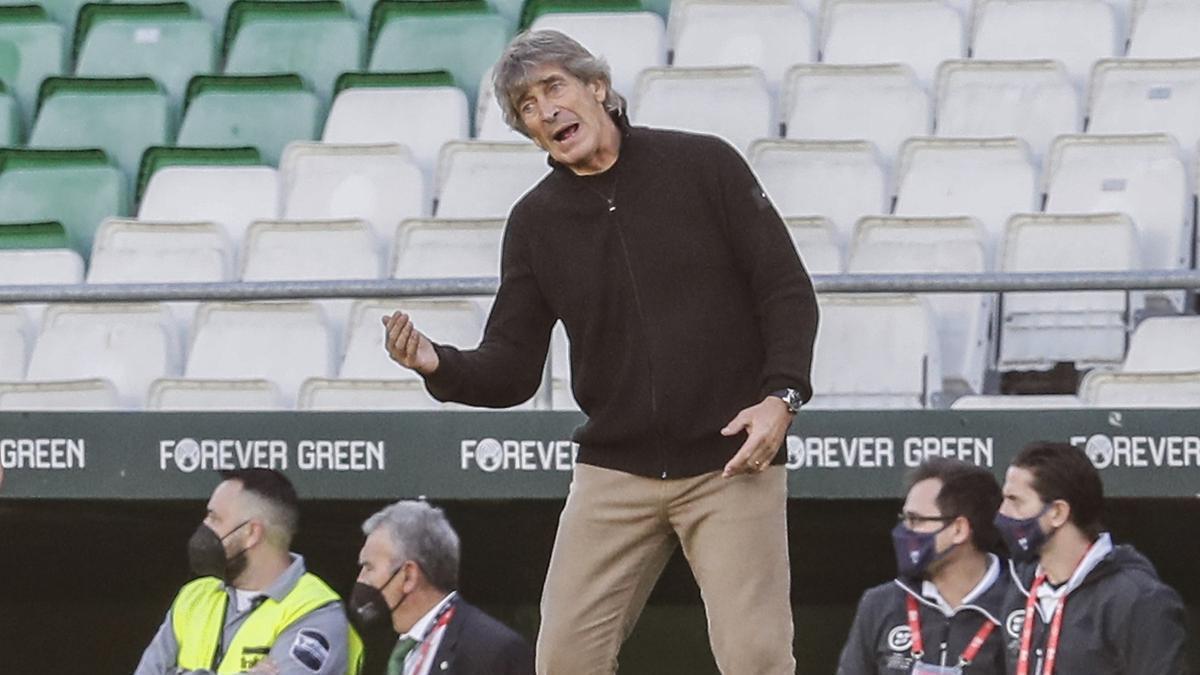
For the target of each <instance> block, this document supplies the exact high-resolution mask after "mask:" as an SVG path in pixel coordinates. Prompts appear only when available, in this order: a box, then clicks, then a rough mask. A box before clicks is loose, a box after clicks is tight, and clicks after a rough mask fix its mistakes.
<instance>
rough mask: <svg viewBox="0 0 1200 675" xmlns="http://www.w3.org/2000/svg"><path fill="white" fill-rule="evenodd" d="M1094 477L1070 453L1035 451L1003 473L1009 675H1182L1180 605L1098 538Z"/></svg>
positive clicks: (1120, 550)
mask: <svg viewBox="0 0 1200 675" xmlns="http://www.w3.org/2000/svg"><path fill="white" fill-rule="evenodd" d="M1103 507H1104V488H1103V485H1102V483H1101V481H1100V474H1099V472H1097V471H1096V468H1095V467H1094V466H1092V463H1091V461H1089V460H1088V458H1087V456H1086V455H1085V454H1084V453H1083V452H1082V451H1081V450H1079V449H1078V448H1075V447H1074V446H1071V445H1068V444H1065V443H1034V444H1031V445H1029V446H1027V447H1026V448H1025V449H1023V450H1022V451H1021V452H1020V453H1019V454H1018V455H1017V458H1016V459H1015V460H1013V463H1012V465H1011V466H1009V468H1008V472H1007V474H1006V475H1005V481H1004V502H1003V505H1002V506H1001V507H1000V513H999V514H998V515H997V516H996V525H997V526H998V527H999V529H1000V533H1001V535H1002V536H1003V538H1004V541H1005V544H1007V546H1008V549H1009V552H1010V553H1011V554H1012V558H1013V560H1012V565H1011V573H1012V577H1013V580H1014V583H1013V584H1012V585H1011V587H1010V589H1009V592H1008V599H1007V600H1006V603H1005V608H1006V614H1005V617H1006V619H1005V632H1006V635H1005V637H1006V640H1007V654H1008V672H1009V673H1010V675H1059V674H1061V675H1076V674H1078V675H1083V674H1084V673H1086V675H1182V674H1183V673H1185V672H1187V668H1186V666H1185V665H1184V647H1183V642H1184V634H1185V631H1184V610H1183V603H1182V601H1181V600H1180V598H1179V595H1178V594H1177V593H1176V592H1175V591H1174V590H1173V589H1171V588H1170V587H1169V586H1167V585H1166V584H1164V583H1163V582H1162V581H1160V580H1159V578H1158V574H1157V573H1156V572H1155V571H1154V566H1153V565H1151V564H1150V561H1149V560H1147V559H1146V558H1145V557H1144V556H1142V554H1140V553H1138V552H1137V551H1136V550H1134V549H1133V547H1131V546H1127V545H1121V546H1114V545H1113V543H1112V539H1111V537H1110V536H1109V534H1108V533H1107V532H1104V531H1103V525H1102V524H1101V512H1102V510H1103Z"/></svg>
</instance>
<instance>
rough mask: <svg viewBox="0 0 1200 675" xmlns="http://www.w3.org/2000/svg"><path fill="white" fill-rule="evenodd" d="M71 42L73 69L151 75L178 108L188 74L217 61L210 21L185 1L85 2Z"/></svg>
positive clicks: (87, 73)
mask: <svg viewBox="0 0 1200 675" xmlns="http://www.w3.org/2000/svg"><path fill="white" fill-rule="evenodd" d="M74 46H75V54H76V62H75V74H76V75H78V76H80V77H138V76H144V77H151V78H154V80H155V81H156V82H158V83H159V84H160V85H162V87H163V88H164V89H165V90H166V91H167V93H168V94H169V95H170V96H171V102H172V104H173V105H174V106H175V107H176V108H177V109H178V108H181V107H182V105H183V94H184V92H185V91H186V90H187V84H188V81H189V80H191V78H192V76H194V75H199V74H204V73H211V72H213V71H214V70H215V69H216V66H217V43H216V34H215V31H214V29H213V27H212V24H210V23H209V22H208V21H205V20H204V18H203V17H201V16H200V14H199V13H198V12H196V10H194V9H192V8H191V7H190V6H189V5H188V4H187V3H186V2H168V3H162V4H111V5H109V4H88V5H84V7H83V9H82V10H80V13H79V24H78V25H77V26H76V27H75V45H74Z"/></svg>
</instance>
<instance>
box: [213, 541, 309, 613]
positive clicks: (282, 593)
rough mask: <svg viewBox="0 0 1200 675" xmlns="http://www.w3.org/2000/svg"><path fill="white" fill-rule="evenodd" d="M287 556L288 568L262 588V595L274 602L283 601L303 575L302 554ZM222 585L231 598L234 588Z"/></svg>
mask: <svg viewBox="0 0 1200 675" xmlns="http://www.w3.org/2000/svg"><path fill="white" fill-rule="evenodd" d="M288 557H290V558H291V559H292V564H290V565H288V568H287V569H286V570H284V571H283V574H280V575H279V576H278V577H276V579H275V581H272V582H271V585H270V586H267V587H266V588H264V589H263V590H262V594H263V595H265V596H267V597H268V598H271V599H272V600H274V601H275V602H283V599H284V598H286V597H287V595H288V593H291V592H292V589H293V588H295V587H296V584H298V583H300V577H302V576H304V572H305V568H304V556H302V555H299V554H296V553H288ZM223 585H224V587H225V591H226V592H227V593H229V597H230V599H232V598H233V596H234V590H235V589H234V588H233V586H230V585H229V584H223Z"/></svg>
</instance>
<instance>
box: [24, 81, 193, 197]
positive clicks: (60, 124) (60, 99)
mask: <svg viewBox="0 0 1200 675" xmlns="http://www.w3.org/2000/svg"><path fill="white" fill-rule="evenodd" d="M170 118H171V114H170V102H169V101H168V99H167V95H166V93H165V92H164V91H163V90H162V88H161V87H159V86H158V84H157V83H156V82H155V81H154V80H152V79H150V78H148V77H131V78H111V79H110V78H74V77H51V78H47V79H46V81H45V82H43V83H42V91H41V94H40V96H39V101H38V115H37V121H36V122H34V125H33V131H32V132H30V134H29V147H31V148H100V149H102V150H104V151H105V152H106V153H107V154H108V156H109V157H112V158H113V159H115V160H116V163H117V166H119V167H121V169H123V170H124V171H125V173H126V174H127V175H128V176H129V177H130V178H132V177H133V176H134V175H136V174H137V169H138V163H139V162H140V161H141V159H142V152H143V151H144V150H145V149H146V148H148V147H150V146H151V145H165V144H167V143H170V142H171V123H170Z"/></svg>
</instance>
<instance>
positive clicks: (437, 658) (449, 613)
mask: <svg viewBox="0 0 1200 675" xmlns="http://www.w3.org/2000/svg"><path fill="white" fill-rule="evenodd" d="M362 530H363V534H365V535H366V536H367V539H366V542H365V543H364V544H363V547H362V551H360V552H359V554H358V564H359V568H360V571H359V574H358V581H357V583H355V584H354V592H353V593H352V594H351V596H350V616H351V618H352V620H354V622H355V623H356V624H358V625H359V627H360V628H362V629H364V630H365V629H366V628H368V627H369V626H370V625H372V624H377V623H382V622H383V621H387V622H388V623H390V624H391V627H392V629H394V630H395V631H396V633H398V634H399V636H400V637H399V639H398V640H397V641H396V646H395V648H394V649H393V650H392V654H391V657H390V658H389V659H388V666H387V675H429V674H430V673H438V674H440V675H533V652H532V650H530V648H529V645H528V644H526V642H525V640H523V639H522V638H521V636H519V635H517V634H516V633H515V632H513V631H512V629H510V628H508V627H507V626H505V625H504V624H502V623H500V622H499V621H497V620H495V619H493V618H492V617H490V616H488V615H487V614H485V613H484V612H483V611H482V610H480V609H477V608H476V607H473V606H472V605H470V604H468V603H467V602H466V601H464V600H463V599H462V597H461V596H459V594H458V591H457V590H456V589H457V587H458V561H459V543H458V535H457V534H456V533H455V532H454V529H453V528H452V527H450V523H449V522H447V520H446V516H445V515H444V514H443V513H442V511H441V509H437V508H434V507H432V506H430V505H429V504H427V503H425V502H420V501H400V502H396V503H395V504H392V505H391V506H388V507H387V508H384V509H383V510H381V511H379V512H378V513H376V514H375V515H373V516H371V517H370V518H368V519H367V520H366V522H364V523H363V527H362ZM564 675H565V674H564Z"/></svg>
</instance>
